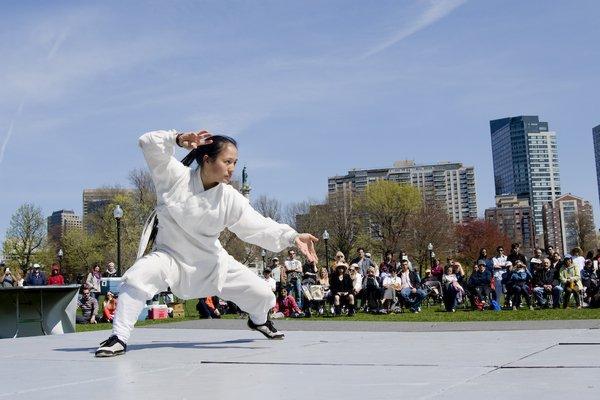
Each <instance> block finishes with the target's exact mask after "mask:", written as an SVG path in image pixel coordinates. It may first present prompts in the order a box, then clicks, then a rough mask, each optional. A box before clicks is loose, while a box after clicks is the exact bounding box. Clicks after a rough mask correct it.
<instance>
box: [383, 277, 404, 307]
mask: <svg viewBox="0 0 600 400" xmlns="http://www.w3.org/2000/svg"><path fill="white" fill-rule="evenodd" d="M383 288H384V289H385V292H384V293H383V308H384V309H385V310H386V311H388V312H389V311H390V310H391V309H392V305H394V304H396V301H397V299H398V297H399V296H400V289H402V280H401V279H400V277H399V276H398V273H397V272H396V270H395V269H393V270H392V273H391V275H390V276H386V277H385V278H384V279H383Z"/></svg>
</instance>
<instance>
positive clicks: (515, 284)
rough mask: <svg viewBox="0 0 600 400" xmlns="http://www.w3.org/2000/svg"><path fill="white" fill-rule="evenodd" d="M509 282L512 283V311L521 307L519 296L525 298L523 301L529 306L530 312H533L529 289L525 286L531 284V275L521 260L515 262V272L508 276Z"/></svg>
mask: <svg viewBox="0 0 600 400" xmlns="http://www.w3.org/2000/svg"><path fill="white" fill-rule="evenodd" d="M510 282H511V283H512V289H511V290H512V294H513V297H512V309H513V310H517V309H518V308H519V307H520V306H521V296H523V297H525V301H526V302H527V305H528V306H529V309H530V310H533V305H532V304H531V295H530V294H529V287H528V286H527V285H528V284H529V282H531V273H530V272H529V270H528V269H527V265H525V263H524V262H522V261H521V260H517V261H516V265H515V271H513V272H512V274H511V275H510Z"/></svg>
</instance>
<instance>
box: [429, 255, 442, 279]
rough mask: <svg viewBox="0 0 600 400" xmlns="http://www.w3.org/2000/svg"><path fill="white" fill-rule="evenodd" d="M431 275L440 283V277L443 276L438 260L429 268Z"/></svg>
mask: <svg viewBox="0 0 600 400" xmlns="http://www.w3.org/2000/svg"><path fill="white" fill-rule="evenodd" d="M431 275H432V276H433V277H434V278H435V279H437V280H438V281H439V282H441V281H442V276H444V267H443V266H442V263H441V262H440V259H439V258H436V259H434V260H433V267H432V268H431Z"/></svg>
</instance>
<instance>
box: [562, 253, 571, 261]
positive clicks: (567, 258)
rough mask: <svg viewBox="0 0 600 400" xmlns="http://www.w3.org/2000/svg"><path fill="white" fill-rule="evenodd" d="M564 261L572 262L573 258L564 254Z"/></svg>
mask: <svg viewBox="0 0 600 400" xmlns="http://www.w3.org/2000/svg"><path fill="white" fill-rule="evenodd" d="M563 258H564V259H565V260H572V259H573V257H572V256H571V255H570V254H565V256H564V257H563Z"/></svg>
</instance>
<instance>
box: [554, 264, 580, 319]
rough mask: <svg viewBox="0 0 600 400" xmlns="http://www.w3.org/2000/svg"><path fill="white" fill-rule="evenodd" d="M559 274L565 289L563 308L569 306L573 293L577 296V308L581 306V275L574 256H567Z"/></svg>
mask: <svg viewBox="0 0 600 400" xmlns="http://www.w3.org/2000/svg"><path fill="white" fill-rule="evenodd" d="M559 276H560V283H561V284H562V286H563V291H564V297H563V308H567V307H569V301H570V300H571V295H573V296H574V297H575V305H576V306H577V308H581V292H582V290H583V285H582V284H581V275H580V274H579V268H578V267H577V266H575V264H574V263H573V258H572V257H571V256H570V255H566V256H565V258H564V260H563V265H562V267H561V268H560V272H559Z"/></svg>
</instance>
